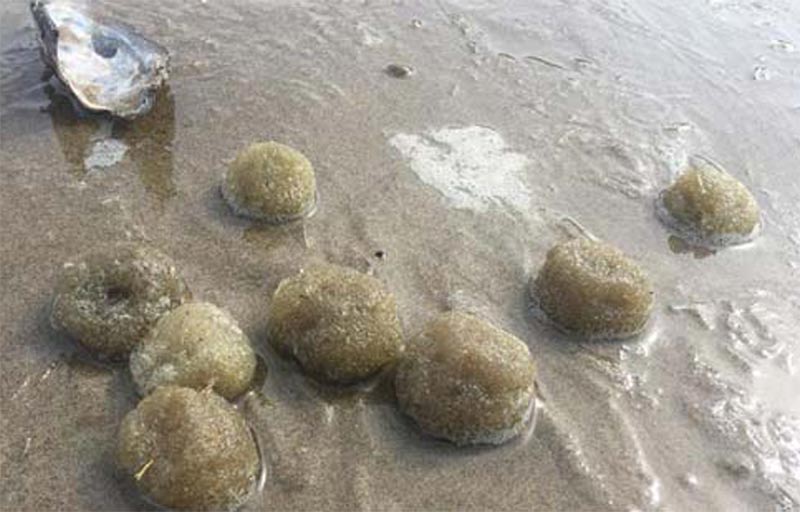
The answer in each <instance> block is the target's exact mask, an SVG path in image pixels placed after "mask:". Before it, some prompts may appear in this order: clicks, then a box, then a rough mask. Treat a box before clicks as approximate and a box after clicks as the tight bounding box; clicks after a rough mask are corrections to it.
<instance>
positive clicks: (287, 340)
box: [269, 264, 402, 384]
mask: <svg viewBox="0 0 800 512" xmlns="http://www.w3.org/2000/svg"><path fill="white" fill-rule="evenodd" d="M270 307H271V310H270V317H269V339H270V342H271V343H272V345H273V346H274V347H275V348H276V349H277V350H278V351H279V352H280V353H282V354H284V355H286V356H293V357H294V358H295V359H296V360H297V361H298V362H299V364H300V366H302V367H303V369H304V370H305V371H306V372H307V373H309V374H311V375H313V376H315V377H317V378H319V379H321V380H323V381H330V382H336V383H342V384H346V383H352V382H355V381H358V380H361V379H364V378H366V377H369V376H370V375H372V374H374V373H376V372H378V371H379V370H380V369H381V368H382V367H384V366H385V365H387V364H389V363H391V362H393V361H395V360H396V359H397V357H398V355H399V354H400V352H401V350H402V335H401V330H400V321H399V320H398V317H397V305H396V303H395V299H394V296H393V295H392V294H391V293H389V292H388V291H387V290H386V289H385V288H384V286H383V284H382V283H381V282H380V281H379V280H377V279H376V278H374V277H371V276H368V275H366V274H362V273H361V272H357V271H355V270H352V269H348V268H344V267H339V266H336V265H328V264H323V265H317V266H314V267H311V268H309V269H307V270H304V271H302V272H300V273H299V274H297V275H296V276H293V277H290V278H287V279H285V280H283V281H282V282H281V283H280V285H279V286H278V289H277V290H276V291H275V295H274V296H273V298H272V304H271V305H270Z"/></svg>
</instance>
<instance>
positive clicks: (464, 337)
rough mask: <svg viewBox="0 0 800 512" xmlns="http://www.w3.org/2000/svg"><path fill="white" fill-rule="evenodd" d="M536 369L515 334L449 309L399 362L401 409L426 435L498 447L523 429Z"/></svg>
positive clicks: (530, 406) (531, 402)
mask: <svg viewBox="0 0 800 512" xmlns="http://www.w3.org/2000/svg"><path fill="white" fill-rule="evenodd" d="M535 374H536V372H535V367H534V362H533V358H532V357H531V354H530V352H529V350H528V347H527V346H526V345H525V343H523V342H522V341H521V340H519V339H518V338H516V337H515V336H513V335H511V334H509V333H508V332H505V331H503V330H501V329H499V328H497V327H495V326H494V325H492V324H490V323H488V322H486V321H484V320H482V319H480V318H478V317H475V316H473V315H469V314H465V313H458V312H452V313H446V314H443V315H441V316H439V317H437V318H436V319H434V320H433V321H431V322H430V323H428V324H427V325H426V326H425V328H424V329H423V330H422V332H421V333H420V334H419V335H418V336H417V337H416V338H414V339H413V340H412V341H411V342H410V343H409V345H408V348H407V350H406V353H405V354H404V356H403V358H402V360H401V362H400V363H399V364H398V367H397V372H396V375H395V391H396V393H397V400H398V402H399V404H400V408H401V409H402V410H403V412H405V413H406V414H407V415H409V416H410V417H411V418H412V419H414V421H416V423H417V424H418V425H419V426H420V427H421V428H422V430H423V431H425V432H427V433H428V434H430V435H432V436H434V437H439V438H443V439H447V440H449V441H452V442H454V443H456V444H459V445H465V444H500V443H503V442H506V441H508V440H510V439H512V438H513V437H515V436H517V435H518V434H520V432H522V431H523V430H524V428H525V425H526V423H527V421H528V419H529V417H530V415H531V411H532V409H533V406H534V396H535V382H534V378H535Z"/></svg>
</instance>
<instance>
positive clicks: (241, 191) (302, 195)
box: [222, 141, 317, 223]
mask: <svg viewBox="0 0 800 512" xmlns="http://www.w3.org/2000/svg"><path fill="white" fill-rule="evenodd" d="M222 195H223V196H224V197H225V199H226V200H227V202H228V204H229V205H230V207H231V209H232V210H233V211H234V212H235V213H236V214H237V215H242V216H244V217H251V218H254V219H259V220H264V221H267V222H271V223H284V222H289V221H292V220H296V219H299V218H302V217H307V216H308V215H311V213H313V211H314V208H315V206H316V197H317V185H316V178H315V176H314V168H313V167H312V165H311V162H309V161H308V159H307V158H306V157H305V156H304V155H303V154H302V153H300V152H299V151H297V150H296V149H293V148H291V147H289V146H286V145H284V144H280V143H278V142H272V141H270V142H259V143H255V144H251V145H250V146H249V147H247V148H246V149H244V150H243V151H241V152H240V153H239V155H238V156H237V157H236V159H235V160H234V161H233V162H232V163H231V164H230V166H229V167H228V170H227V172H226V173H225V177H224V179H223V182H222Z"/></svg>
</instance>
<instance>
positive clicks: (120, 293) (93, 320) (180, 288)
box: [51, 243, 191, 359]
mask: <svg viewBox="0 0 800 512" xmlns="http://www.w3.org/2000/svg"><path fill="white" fill-rule="evenodd" d="M190 297H191V294H190V292H189V289H188V287H187V286H186V283H185V282H184V281H183V279H182V278H181V277H180V276H179V275H178V273H177V271H176V270H175V266H174V264H173V262H172V260H170V259H169V258H168V257H167V256H165V255H164V254H162V253H161V252H159V251H157V250H155V249H153V248H150V247H147V246H143V245H138V244H134V243H123V244H118V245H114V246H112V247H110V248H106V249H101V250H98V251H95V252H92V253H90V254H88V255H86V256H85V257H83V258H81V259H80V260H79V261H78V262H76V263H68V264H66V265H65V266H64V271H63V273H62V275H61V276H60V278H59V281H58V284H57V286H56V292H55V298H54V299H53V304H52V310H51V322H52V324H53V326H54V327H55V328H56V329H59V330H62V331H64V332H66V333H67V334H68V335H69V336H70V337H72V338H74V339H75V340H77V341H78V342H80V343H81V344H82V345H84V346H85V347H86V348H88V349H89V350H91V351H93V352H95V353H97V354H98V355H101V356H104V357H109V358H112V359H117V358H122V357H125V356H127V355H128V353H129V352H130V351H131V349H133V347H134V346H135V345H136V344H137V343H138V342H139V341H141V340H142V338H144V336H145V335H146V334H147V333H148V332H149V330H150V328H151V327H152V326H153V325H154V324H155V323H156V321H157V320H158V319H159V318H160V317H161V316H162V315H163V314H164V313H166V312H167V311H170V310H171V309H173V308H176V307H178V306H179V305H180V304H182V303H183V302H184V301H186V300H188V299H189V298H190Z"/></svg>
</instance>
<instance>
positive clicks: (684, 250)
mask: <svg viewBox="0 0 800 512" xmlns="http://www.w3.org/2000/svg"><path fill="white" fill-rule="evenodd" d="M667 245H668V246H669V250H670V251H672V252H673V253H675V254H693V255H694V257H695V258H696V259H703V258H708V257H709V256H713V255H714V254H716V251H714V250H712V249H709V248H707V247H701V246H699V245H693V244H690V243H689V242H687V241H686V240H684V239H683V238H680V237H677V236H675V235H669V238H667Z"/></svg>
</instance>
